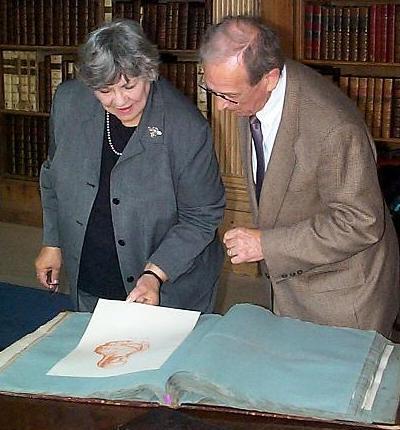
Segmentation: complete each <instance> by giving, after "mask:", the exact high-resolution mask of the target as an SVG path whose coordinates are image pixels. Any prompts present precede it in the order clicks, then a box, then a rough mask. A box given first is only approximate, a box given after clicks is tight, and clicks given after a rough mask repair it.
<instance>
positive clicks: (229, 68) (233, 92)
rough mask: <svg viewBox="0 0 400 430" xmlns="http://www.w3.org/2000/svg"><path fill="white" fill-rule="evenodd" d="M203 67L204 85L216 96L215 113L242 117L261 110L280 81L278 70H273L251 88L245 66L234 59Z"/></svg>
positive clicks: (207, 64)
mask: <svg viewBox="0 0 400 430" xmlns="http://www.w3.org/2000/svg"><path fill="white" fill-rule="evenodd" d="M203 67H204V84H205V87H206V88H207V89H208V90H209V91H211V92H212V94H213V95H214V96H215V102H216V107H217V109H218V110H224V109H227V110H229V111H232V112H234V113H235V114H236V115H237V116H243V117H246V116H250V115H254V114H255V113H256V112H258V111H259V110H261V109H262V108H263V106H264V105H265V103H266V102H267V100H268V98H269V96H270V93H271V91H272V90H273V89H274V88H275V86H276V83H277V82H278V79H279V70H278V69H273V70H272V71H271V72H269V73H267V74H266V75H264V76H263V78H262V79H261V80H260V81H259V82H258V83H257V84H256V85H254V86H251V85H250V84H249V79H248V76H247V71H246V69H245V67H244V65H243V64H240V63H239V62H238V61H237V59H236V58H230V59H228V60H227V61H225V62H223V63H206V64H204V66H203Z"/></svg>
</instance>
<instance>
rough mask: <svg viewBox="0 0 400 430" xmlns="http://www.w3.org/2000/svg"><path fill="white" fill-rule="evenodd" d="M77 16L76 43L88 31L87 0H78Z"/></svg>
mask: <svg viewBox="0 0 400 430" xmlns="http://www.w3.org/2000/svg"><path fill="white" fill-rule="evenodd" d="M78 17H79V18H78V20H79V26H78V44H81V43H83V42H84V41H85V39H86V36H87V34H88V33H89V0H79V1H78Z"/></svg>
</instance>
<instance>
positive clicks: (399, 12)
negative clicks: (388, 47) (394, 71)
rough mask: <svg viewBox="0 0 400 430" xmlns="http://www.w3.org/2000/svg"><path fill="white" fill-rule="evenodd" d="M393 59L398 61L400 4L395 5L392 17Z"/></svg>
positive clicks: (399, 52)
mask: <svg viewBox="0 0 400 430" xmlns="http://www.w3.org/2000/svg"><path fill="white" fill-rule="evenodd" d="M394 61H395V63H400V5H396V7H395V17H394Z"/></svg>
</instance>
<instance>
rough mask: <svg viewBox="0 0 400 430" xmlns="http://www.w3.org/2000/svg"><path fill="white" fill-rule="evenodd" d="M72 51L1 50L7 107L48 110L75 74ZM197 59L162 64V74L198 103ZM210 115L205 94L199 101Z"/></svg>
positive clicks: (25, 109) (10, 108) (200, 105)
mask: <svg viewBox="0 0 400 430" xmlns="http://www.w3.org/2000/svg"><path fill="white" fill-rule="evenodd" d="M74 60H75V58H74V56H73V55H71V54H59V53H53V54H43V53H42V54H41V55H40V56H39V54H38V53H37V52H36V51H9V50H5V51H2V63H3V83H4V108H5V109H8V110H22V111H33V112H49V111H50V108H51V102H52V99H53V96H54V93H55V90H56V89H57V87H58V85H59V84H60V83H61V82H63V81H65V80H67V79H72V78H74V77H75V65H74ZM199 67H200V66H199V65H198V63H197V62H194V61H185V62H167V63H162V64H161V65H160V75H162V76H164V77H165V78H167V79H169V80H170V81H171V82H172V83H173V84H174V85H175V86H176V87H177V88H178V89H180V90H181V91H182V92H183V93H184V94H185V95H187V96H188V97H189V98H190V99H191V100H192V101H193V103H195V104H196V103H198V100H199V98H198V87H197V83H198V68H199ZM198 105H199V107H201V110H202V112H203V113H204V114H205V116H207V105H206V104H205V99H204V95H203V97H202V103H198Z"/></svg>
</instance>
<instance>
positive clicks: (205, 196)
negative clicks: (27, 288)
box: [40, 79, 225, 311]
mask: <svg viewBox="0 0 400 430" xmlns="http://www.w3.org/2000/svg"><path fill="white" fill-rule="evenodd" d="M152 127H157V128H158V130H160V131H161V133H162V134H158V135H154V133H152V132H151V129H152ZM103 131H104V109H103V107H102V106H101V104H100V102H99V101H98V100H97V98H96V97H95V96H94V94H93V92H92V91H91V90H90V89H88V88H87V87H86V86H85V85H84V84H83V83H81V82H79V81H67V82H65V83H63V84H62V85H61V86H60V87H59V88H58V90H57V91H56V94H55V98H54V102H53V106H52V112H51V119H50V147H49V158H48V160H47V161H45V163H44V164H43V166H42V169H41V175H40V186H41V196H42V206H43V223H44V229H43V231H44V233H43V245H45V246H56V247H61V248H62V252H63V259H64V264H65V268H66V272H67V275H68V278H69V283H70V288H71V293H72V297H73V298H74V299H76V282H77V275H78V263H79V261H80V255H81V250H82V244H83V239H84V235H85V229H86V226H87V223H88V219H89V215H90V211H91V208H92V205H93V202H94V199H95V197H96V194H97V190H98V186H99V175H100V160H101V149H102V142H103ZM110 198H111V199H119V201H120V204H118V205H111V207H112V219H113V225H114V232H115V238H116V242H117V244H118V243H119V244H122V243H123V244H124V245H123V246H118V245H117V253H118V259H119V263H120V267H121V273H122V278H123V280H124V284H125V288H126V291H127V293H129V291H131V290H132V288H133V286H134V285H135V282H136V280H137V278H138V277H139V275H140V273H141V272H142V270H143V268H144V265H145V264H146V262H147V261H151V262H152V263H154V264H156V265H158V266H159V267H161V268H162V269H163V270H164V271H165V272H166V273H167V274H168V276H169V282H166V283H165V284H163V286H162V289H161V295H160V298H161V305H164V306H171V307H180V308H188V309H198V310H200V311H210V308H211V307H212V302H213V299H214V296H215V291H214V285H215V283H216V280H217V278H218V275H219V273H220V269H221V267H222V263H223V250H222V247H221V245H220V243H219V241H218V238H217V236H216V231H217V228H218V226H219V224H220V222H221V220H222V216H223V210H224V205H225V197H224V189H223V185H222V182H221V178H220V175H219V169H218V164H217V161H216V157H215V153H214V148H213V145H212V139H211V132H210V128H209V125H208V122H207V121H206V120H205V118H204V117H203V116H202V115H201V113H200V112H199V111H198V110H197V109H196V107H195V106H194V105H193V104H192V103H191V102H190V101H189V100H188V99H187V98H186V97H185V96H184V95H182V94H181V93H180V92H179V91H178V90H176V89H175V88H174V87H173V86H172V85H171V84H169V83H168V82H167V81H165V80H163V79H160V80H159V81H156V82H153V83H152V85H151V90H150V93H149V97H148V100H147V104H146V107H145V110H144V112H143V115H142V118H141V121H140V124H139V125H138V127H137V130H136V132H135V133H134V134H133V136H132V137H131V139H130V140H129V142H128V144H127V146H126V148H125V150H124V153H123V155H122V156H121V157H120V158H119V160H118V162H117V163H116V165H115V167H114V169H113V171H112V173H111V180H110ZM132 277H133V279H134V281H133V282H129V281H128V279H132Z"/></svg>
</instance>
